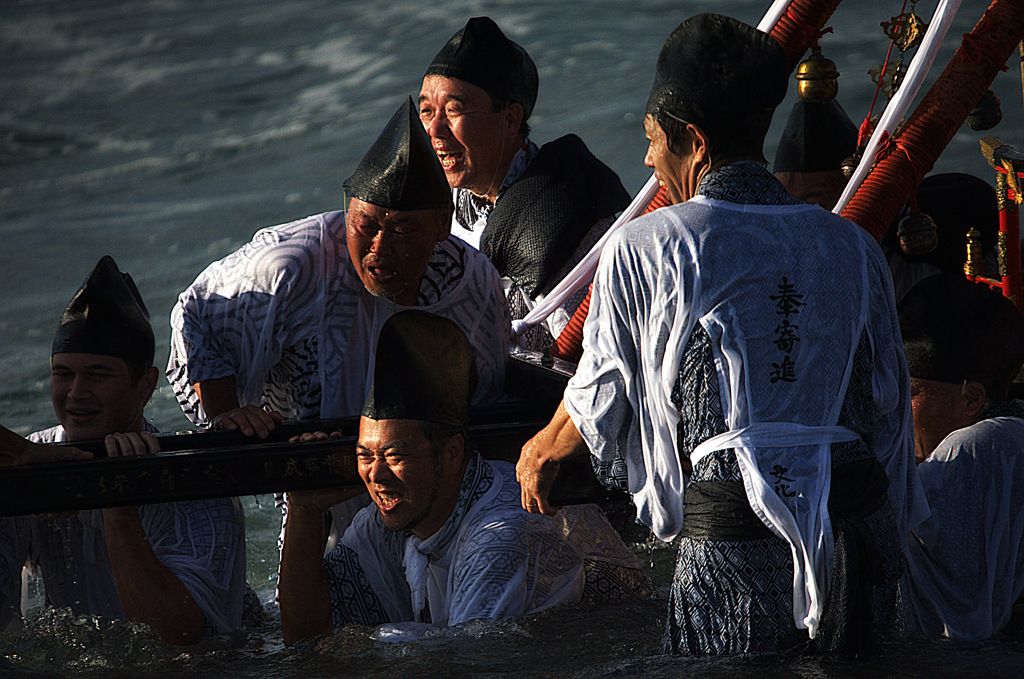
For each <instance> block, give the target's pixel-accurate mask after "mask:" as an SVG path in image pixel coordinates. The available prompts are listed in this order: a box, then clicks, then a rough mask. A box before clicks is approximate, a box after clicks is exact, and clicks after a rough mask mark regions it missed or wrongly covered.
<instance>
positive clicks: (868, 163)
mask: <svg viewBox="0 0 1024 679" xmlns="http://www.w3.org/2000/svg"><path fill="white" fill-rule="evenodd" d="M959 9H960V0H941V1H940V2H939V4H938V5H937V6H936V7H935V14H934V15H933V16H932V21H931V23H930V24H928V31H927V32H926V33H925V36H924V40H923V41H922V42H921V46H920V47H919V48H918V49H917V53H916V54H914V58H913V59H912V60H911V62H910V68H908V69H907V75H906V76H905V77H904V78H903V82H902V83H901V84H900V89H899V91H898V92H896V96H895V97H893V100H892V101H891V102H889V105H888V106H886V107H885V112H884V113H883V114H882V117H881V119H880V120H879V121H878V127H877V129H875V130H874V132H872V133H871V141H869V142H868V145H867V148H865V149H864V155H863V157H862V158H861V159H860V164H859V165H857V169H856V170H854V173H853V176H852V177H850V181H849V182H847V184H846V189H845V190H843V195H841V196H840V197H839V202H838V203H836V206H835V207H834V208H832V212H834V213H835V214H839V213H841V212H842V211H843V208H845V207H846V205H847V203H849V202H850V199H851V198H852V197H853V194H854V193H855V192H856V191H857V188H858V187H859V186H860V185H861V183H862V182H863V181H864V178H865V177H867V176H868V172H870V171H871V167H872V165H874V164H875V153H876V152H877V151H878V146H879V144H881V143H882V139H883V138H886V137H889V136H892V131H893V130H894V129H895V128H896V126H897V125H898V124H899V123H900V121H901V120H903V116H904V115H906V113H907V109H909V108H910V104H911V103H912V102H913V100H914V97H915V96H917V92H918V90H920V89H921V85H923V84H924V79H925V76H927V75H928V71H929V70H930V69H931V67H932V63H933V62H934V61H935V56H936V55H937V54H938V52H939V48H940V47H941V46H942V41H943V39H944V38H945V37H946V33H947V32H948V31H949V26H950V24H952V23H953V18H954V17H956V13H957V10H959Z"/></svg>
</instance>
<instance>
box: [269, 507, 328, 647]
mask: <svg viewBox="0 0 1024 679" xmlns="http://www.w3.org/2000/svg"><path fill="white" fill-rule="evenodd" d="M323 554H324V515H323V511H322V510H321V509H318V508H316V507H312V506H306V505H299V504H296V503H289V507H288V519H287V521H286V523H285V532H284V547H283V549H282V550H281V579H280V581H279V582H278V585H277V590H278V597H279V602H280V606H281V633H282V635H283V636H284V642H285V643H286V644H294V643H295V642H297V641H301V640H303V639H309V638H311V637H315V636H319V635H321V634H326V633H328V632H330V631H331V629H333V623H332V621H331V594H330V589H329V587H328V582H327V568H326V567H325V566H324V558H323Z"/></svg>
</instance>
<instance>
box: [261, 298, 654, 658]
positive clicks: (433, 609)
mask: <svg viewBox="0 0 1024 679" xmlns="http://www.w3.org/2000/svg"><path fill="white" fill-rule="evenodd" d="M475 382H476V369H475V366H474V363H473V358H472V348H471V347H470V345H469V343H468V342H467V340H466V337H465V335H464V333H463V332H462V330H461V329H460V328H459V327H458V326H457V325H456V324H455V323H453V322H451V321H450V320H448V319H445V318H441V317H439V316H435V315H433V314H428V313H425V312H422V311H418V310H410V311H402V312H399V313H397V314H395V315H394V316H392V317H391V318H390V319H389V320H388V322H387V323H386V324H385V325H384V328H383V329H382V330H381V333H380V344H379V346H378V347H377V352H376V367H375V370H374V376H373V381H372V384H371V387H370V393H369V396H368V397H367V399H366V403H365V405H364V406H363V410H362V417H361V418H360V421H359V438H358V443H357V445H356V454H357V459H358V465H359V474H360V476H361V477H362V479H363V481H364V483H365V485H366V490H368V491H369V494H370V497H371V498H372V499H373V504H372V505H370V506H368V507H365V508H364V509H362V510H361V511H360V512H359V514H357V515H356V517H355V519H354V520H353V522H352V525H351V526H349V528H348V530H347V531H346V532H345V534H344V535H343V536H342V538H341V541H340V543H339V544H338V545H337V546H336V547H335V548H334V549H333V551H331V552H330V553H329V554H328V555H327V557H326V558H325V557H324V549H323V545H324V523H323V510H324V509H325V508H326V507H328V506H330V505H331V504H333V503H334V502H336V501H338V500H339V499H342V498H344V494H342V495H340V496H339V495H337V494H336V493H331V492H325V491H307V492H293V493H289V494H288V496H289V517H288V522H287V525H286V528H285V537H284V551H283V553H282V560H281V580H280V583H279V585H278V590H279V595H280V604H281V627H282V630H283V632H284V638H285V641H286V642H287V643H294V642H295V641H298V640H300V639H304V638H308V637H311V636H316V635H319V634H323V633H325V632H328V631H330V630H331V628H332V625H333V626H335V627H337V626H341V625H345V624H349V623H355V624H360V625H380V624H383V623H432V624H433V625H441V626H443V625H455V624H458V623H461V622H465V621H467V620H472V619H475V618H507V617H511V616H516V615H520V614H523V613H530V612H533V611H539V610H543V609H545V608H549V607H551V606H554V605H556V604H558V603H561V602H565V601H577V600H579V599H580V597H581V596H584V595H586V594H591V595H600V596H602V597H605V598H608V597H611V598H621V597H631V596H649V595H650V594H651V587H650V583H649V581H648V580H647V577H646V575H645V574H644V572H643V568H642V566H641V564H640V563H639V561H638V560H637V558H636V556H635V555H634V554H633V553H632V552H630V551H629V550H628V549H627V548H626V547H625V545H623V544H622V541H621V540H620V538H619V537H618V535H617V534H616V533H615V531H614V529H613V528H612V527H611V525H610V524H609V523H608V522H607V520H606V519H605V518H604V516H603V515H602V514H601V512H600V510H599V509H598V508H597V507H596V506H594V505H589V506H575V507H566V508H564V509H563V510H562V515H561V516H560V517H559V519H558V520H554V519H551V518H549V517H546V516H537V515H531V514H528V513H526V512H524V511H522V509H521V508H520V507H519V496H520V489H519V485H518V484H517V483H516V480H515V474H514V470H513V469H512V465H510V464H508V463H504V462H493V461H489V460H485V459H483V458H482V457H481V456H480V455H479V454H478V453H476V452H475V451H473V450H472V448H470V447H469V444H468V443H467V440H466V426H467V419H468V415H469V397H470V395H471V394H472V393H473V391H474V388H475ZM357 492H358V491H357ZM403 631H404V632H405V634H406V635H407V636H416V635H417V634H418V633H422V631H423V626H422V625H420V626H416V625H412V626H406V629H405V630H403Z"/></svg>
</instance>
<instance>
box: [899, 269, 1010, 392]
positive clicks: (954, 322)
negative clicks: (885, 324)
mask: <svg viewBox="0 0 1024 679" xmlns="http://www.w3.org/2000/svg"><path fill="white" fill-rule="evenodd" d="M897 310H898V312H899V319H900V331H901V333H902V334H903V352H904V354H905V355H906V357H907V367H908V368H909V369H910V376H911V377H918V378H921V379H925V380H934V381H936V382H946V383H949V384H960V383H961V382H963V381H965V380H966V381H968V382H975V381H976V382H981V383H982V384H983V385H985V392H986V394H987V396H988V397H989V398H991V399H992V400H994V401H1000V400H1002V399H1004V398H1005V397H1006V391H1007V389H1008V388H1009V386H1010V383H1011V382H1012V381H1013V379H1014V377H1016V375H1017V371H1018V370H1020V366H1021V363H1022V362H1024V316H1022V315H1021V313H1020V311H1019V310H1018V309H1017V307H1016V306H1014V304H1013V302H1011V301H1010V300H1009V299H1007V298H1006V297H1004V296H1003V295H1001V294H999V293H998V292H996V291H994V290H992V289H990V288H989V287H988V286H987V285H981V284H978V283H973V282H971V281H968V280H966V279H964V277H963V276H962V275H959V274H951V273H943V274H936V275H934V276H929V277H928V278H925V279H923V280H921V281H919V282H918V283H917V284H916V285H915V286H914V287H912V288H911V289H910V291H909V292H907V294H906V295H904V297H903V299H901V300H900V301H899V304H898V305H897Z"/></svg>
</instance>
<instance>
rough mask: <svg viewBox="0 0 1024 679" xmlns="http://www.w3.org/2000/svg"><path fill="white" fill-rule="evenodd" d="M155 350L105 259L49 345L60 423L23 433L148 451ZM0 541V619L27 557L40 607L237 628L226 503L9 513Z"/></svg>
mask: <svg viewBox="0 0 1024 679" xmlns="http://www.w3.org/2000/svg"><path fill="white" fill-rule="evenodd" d="M154 347H155V343H154V338H153V329H152V327H151V326H150V322H149V313H148V311H147V310H146V306H145V304H144V303H143V301H142V298H141V296H140V295H139V292H138V290H137V289H136V287H135V284H134V283H133V282H132V279H131V277H130V276H129V275H128V274H123V273H121V272H120V271H118V269H117V264H116V263H115V262H114V260H113V259H111V258H110V257H104V258H103V259H101V260H100V261H99V263H98V264H97V265H96V268H95V269H94V270H93V271H92V273H91V274H90V275H89V278H88V279H87V280H86V281H85V283H84V284H83V285H82V287H81V288H80V289H79V290H78V292H77V293H76V294H75V296H74V297H73V298H72V300H71V302H70V304H69V305H68V307H67V309H66V310H65V311H64V314H63V315H62V316H61V320H60V324H59V326H58V328H57V333H56V336H55V337H54V340H53V353H52V356H51V359H50V366H51V367H50V396H51V398H52V400H53V409H54V412H55V413H56V415H57V420H58V421H59V422H60V424H59V425H58V426H55V427H52V428H50V429H46V430H43V431H40V432H36V433H35V434H32V435H31V436H30V437H29V438H30V439H31V440H32V441H34V442H37V443H45V444H53V443H57V442H61V441H88V440H99V439H102V440H104V442H105V444H106V449H107V455H108V456H132V455H144V454H149V453H154V452H157V450H158V448H159V444H158V443H157V440H156V438H155V437H154V436H153V432H155V431H156V429H155V428H154V427H153V426H152V425H151V424H150V423H149V422H148V421H147V420H146V419H145V417H144V415H143V410H144V408H145V405H146V403H147V402H148V401H149V397H150V395H151V394H152V393H153V389H154V388H155V387H156V381H157V377H158V376H159V371H158V370H157V368H156V367H154V366H153V353H154ZM0 545H2V548H0V556H2V558H3V561H4V562H5V563H4V567H3V568H0V592H2V599H3V601H4V606H3V609H2V611H0V623H2V625H0V626H4V627H5V626H6V625H7V623H8V622H9V620H10V618H11V617H12V616H14V615H15V614H16V612H17V606H18V604H19V601H20V592H21V586H20V585H21V578H20V574H21V566H22V564H24V563H25V561H26V557H27V558H28V559H29V560H30V561H32V562H33V563H34V564H36V566H37V567H38V568H39V570H40V571H41V572H42V577H43V584H44V587H45V590H46V599H47V602H48V603H49V604H51V605H53V606H57V607H70V608H71V610H72V611H73V612H74V613H75V614H76V615H100V616H103V617H108V618H124V619H127V620H133V621H137V622H144V623H146V624H148V625H149V626H151V627H152V628H153V630H154V631H155V632H156V633H157V634H158V635H159V636H160V638H161V639H162V640H163V641H165V642H167V643H171V644H188V643H192V642H194V641H196V640H197V639H198V638H199V637H200V636H201V635H202V634H203V632H204V631H206V630H210V631H213V632H229V631H231V630H234V629H236V628H238V626H239V625H240V624H241V620H242V608H243V598H244V595H245V517H244V515H243V513H242V508H241V505H240V504H239V502H238V500H237V499H236V498H231V499H218V500H203V501H195V502H177V503H173V504H155V505H144V506H142V507H114V508H110V509H103V510H92V511H82V512H76V513H74V514H73V515H71V516H68V517H60V518H58V517H53V518H35V517H13V518H7V519H4V523H3V524H2V528H0Z"/></svg>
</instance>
